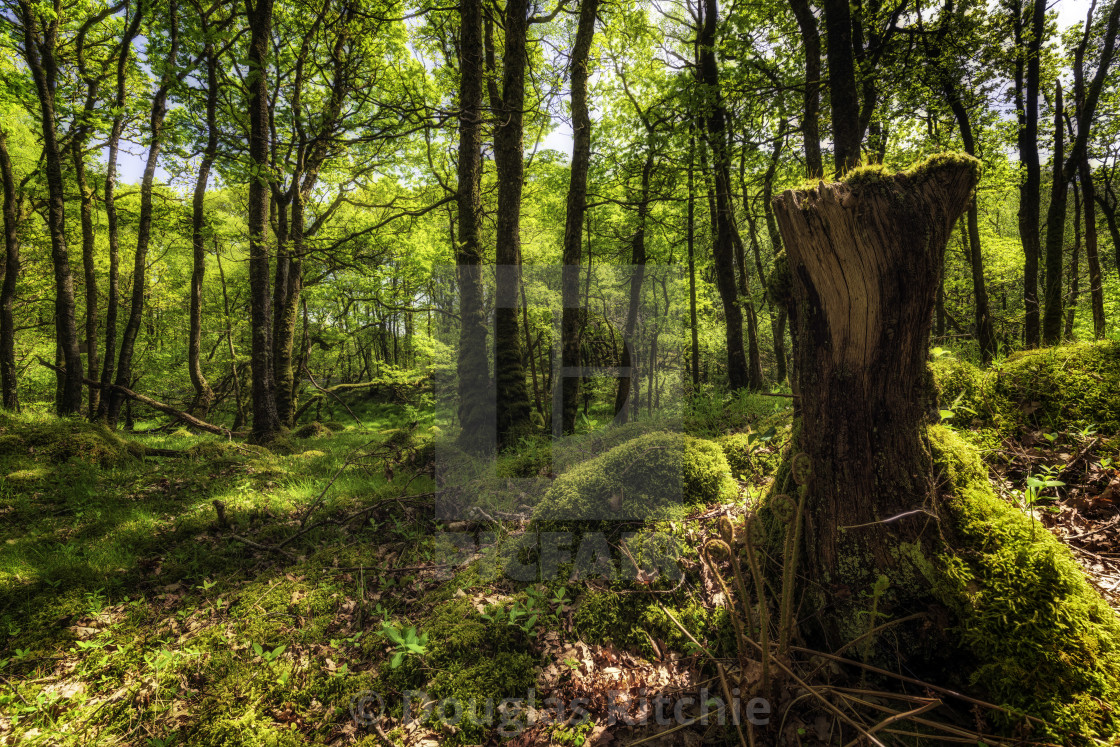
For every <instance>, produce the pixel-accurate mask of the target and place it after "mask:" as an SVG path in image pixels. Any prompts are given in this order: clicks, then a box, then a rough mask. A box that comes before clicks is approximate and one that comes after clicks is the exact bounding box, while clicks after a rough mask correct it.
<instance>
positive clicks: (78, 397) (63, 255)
mask: <svg viewBox="0 0 1120 747" xmlns="http://www.w3.org/2000/svg"><path fill="white" fill-rule="evenodd" d="M39 13H40V10H39V8H38V6H34V7H33V6H32V5H31V3H29V2H26V0H21V2H20V16H21V18H20V20H21V22H22V25H23V53H24V59H25V61H26V62H27V66H28V68H30V69H31V75H32V77H33V78H34V80H35V89H36V93H37V94H38V98H39V114H40V124H41V130H42V139H43V161H44V171H45V173H46V177H47V232H48V233H49V234H50V242H51V264H52V265H53V266H54V292H55V299H54V323H55V344H56V347H57V348H58V353H59V357H60V358H61V361H62V363H63V365H64V366H65V369H66V372H65V374H56V376H57V377H58V387H57V389H56V392H55V411H56V412H58V414H59V415H74V414H77V413H79V412H81V409H82V353H81V350H80V349H79V347H78V325H77V321H76V319H75V316H74V307H75V303H74V276H73V274H72V273H71V271H70V250H69V248H68V247H67V244H66V196H65V192H64V190H65V186H64V182H63V180H62V154H61V152H60V150H59V144H58V134H57V132H56V130H55V85H56V82H57V75H58V64H57V60H56V59H55V47H56V44H57V43H58V23H59V20H60V19H59V16H58V14H57V12H56V13H55V15H54V16H53V17H52V18H49V19H44V20H45V23H44V24H43V28H44V30H45V36H43V37H40V35H39V33H38V31H37V28H38V27H39V25H40V18H39V17H38V16H39Z"/></svg>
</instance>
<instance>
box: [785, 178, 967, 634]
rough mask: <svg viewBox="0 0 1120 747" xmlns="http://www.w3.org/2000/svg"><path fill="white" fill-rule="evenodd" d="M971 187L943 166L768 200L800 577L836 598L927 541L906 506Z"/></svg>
mask: <svg viewBox="0 0 1120 747" xmlns="http://www.w3.org/2000/svg"><path fill="white" fill-rule="evenodd" d="M978 178H979V164H978V162H976V161H975V160H974V159H967V160H965V157H948V158H939V159H933V160H931V161H930V162H927V163H926V164H924V165H922V166H920V167H918V168H917V169H915V170H913V171H911V172H907V173H905V174H898V175H896V176H894V177H889V178H884V179H882V180H880V181H872V182H856V183H854V184H849V183H839V184H833V185H822V186H821V187H820V188H819V189H818V188H814V189H809V190H807V191H796V192H795V191H792V190H791V191H787V192H785V193H784V194H782V195H781V196H780V197H778V198H776V199H775V210H776V213H777V219H778V224H779V227H780V229H781V233H782V239H783V243H784V245H785V247H786V251H787V253H788V255H789V264H790V270H791V277H792V283H793V288H792V293H793V298H794V301H795V306H796V307H797V309H798V313H797V317H796V324H797V325H798V327H799V328H800V331H799V332H798V334H797V336H796V339H797V349H796V353H795V356H796V358H797V359H798V371H799V374H798V376H799V380H800V385H801V386H800V396H801V398H800V405H801V406H800V411H801V427H800V429H799V431H798V434H797V436H796V443H795V444H794V446H793V449H792V451H791V454H792V453H796V454H797V456H796V457H793V473H794V477H795V479H796V480H797V482H799V483H800V484H801V485H802V486H803V487H802V490H804V491H805V493H804V501H805V504H804V505H805V514H804V524H803V526H804V530H803V533H802V536H801V539H802V540H803V541H804V545H805V547H806V548H811V549H812V551H811V552H806V553H803V555H802V557H803V559H804V560H803V562H804V563H805V566H804V567H803V568H799V570H798V572H799V573H803V574H804V575H805V576H806V577H808V578H815V579H822V580H827V582H826V583H827V584H828V586H827V587H826V588H825V593H826V594H828V593H829V587H830V589H831V593H830V594H829V599H832V600H834V601H835V600H836V599H838V598H839V590H843V597H845V598H850V599H851V600H853V601H854V600H861V601H859V602H856V603H857V604H861V605H862V604H865V601H863V600H866V598H867V597H866V595H867V594H870V593H871V587H872V585H873V584H874V583H875V582H876V581H877V579H878V577H879V575H880V574H881V573H887V574H888V575H889V576H890V577H891V578H895V573H896V571H897V570H898V566H899V565H905V564H907V563H908V562H909V561H908V560H906V558H907V557H908V556H906V555H905V554H904V553H901V552H899V551H898V548H899V544H900V543H901V542H923V541H925V540H922V539H920V538H921V537H922V532H923V529H925V528H927V526H928V521H929V519H928V516H924V515H923V512H922V511H921V510H915V509H921V508H922V507H923V505H926V504H925V502H926V501H927V497H928V496H929V492H930V485H931V484H933V482H934V476H933V466H932V463H931V461H930V456H929V450H928V447H927V445H926V444H925V443H924V439H923V425H924V423H925V422H926V417H927V413H928V411H929V408H930V407H931V406H932V404H933V403H932V402H931V401H930V397H931V393H930V391H929V389H928V383H927V381H928V367H927V360H928V357H929V335H930V324H931V321H932V316H933V315H932V312H933V307H934V303H935V300H936V296H937V289H938V280H939V278H940V277H941V274H942V265H943V261H944V253H945V246H946V243H947V242H948V239H949V236H950V233H951V232H952V228H953V224H954V222H955V221H956V220H957V218H958V217H959V216H960V215H961V214H962V213H963V212H964V210H965V209H966V207H967V205H968V199H969V195H970V194H971V192H972V189H973V187H974V186H975V185H976V182H977V179H978ZM782 489H783V488H782V487H781V486H778V487H776V489H775V493H777V492H779V491H781V490H782ZM934 510H936V508H935V507H934ZM906 512H910V513H911V514H912V515H909V516H906V515H905V514H906ZM900 515H902V516H901V517H900ZM890 517H900V518H898V519H897V520H891V521H885V520H886V519H889V518H890ZM842 527H849V529H847V530H846V531H845V530H842V529H841V528H842ZM856 527H858V529H856ZM934 534H935V533H934ZM926 535H927V536H928V535H929V533H928V532H927V533H926ZM892 569H894V570H892ZM910 570H912V571H914V572H913V576H915V577H918V578H920V577H921V574H920V573H919V572H918V571H917V569H913V568H911V569H910ZM907 591H908V590H907ZM903 593H906V592H905V591H904V592H903ZM830 619H831V618H830ZM828 632H829V631H826V633H828Z"/></svg>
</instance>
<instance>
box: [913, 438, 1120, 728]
mask: <svg viewBox="0 0 1120 747" xmlns="http://www.w3.org/2000/svg"><path fill="white" fill-rule="evenodd" d="M929 438H930V444H931V447H932V451H933V455H934V459H935V463H936V465H937V467H938V468H939V470H940V472H941V475H942V477H943V478H944V479H945V480H946V481H947V485H948V488H949V489H950V490H951V491H952V497H951V498H950V499H949V500H948V502H947V509H948V513H949V515H950V516H951V518H952V526H953V531H952V533H951V534H950V535H949V536H950V547H949V548H948V550H947V551H946V552H944V553H942V554H941V555H940V556H939V557H937V558H936V561H935V563H934V565H935V566H936V569H937V570H936V574H935V575H934V577H933V578H931V579H930V581H931V582H932V585H933V591H934V594H935V596H936V597H937V598H938V600H939V601H940V602H941V603H942V604H944V605H945V606H946V607H948V608H949V610H950V611H951V612H952V613H953V615H954V617H955V618H956V627H955V628H954V631H953V632H954V633H955V634H956V637H957V639H958V641H959V645H960V646H961V647H962V648H963V649H964V650H965V651H966V652H967V654H968V656H969V661H970V672H971V674H970V683H971V684H972V685H973V686H974V687H977V688H979V689H980V690H982V691H983V692H984V693H985V694H986V696H987V697H988V698H989V699H991V700H994V701H995V702H997V703H1002V704H1006V705H1008V706H1010V707H1012V708H1014V709H1017V710H1020V711H1025V712H1027V713H1030V714H1033V715H1035V716H1037V717H1039V718H1042V719H1044V720H1046V721H1048V722H1050V723H1052V724H1053V725H1054V726H1055V727H1056V728H1057V729H1058V730H1059V731H1066V730H1069V731H1073V732H1077V733H1080V734H1083V735H1097V736H1100V735H1106V734H1114V733H1115V732H1116V731H1117V729H1120V722H1118V721H1117V719H1116V717H1115V716H1114V715H1113V712H1114V709H1115V707H1116V706H1117V705H1118V704H1120V623H1118V622H1117V619H1116V616H1115V614H1114V613H1113V612H1112V610H1111V609H1110V608H1109V607H1108V605H1107V604H1105V602H1104V601H1103V600H1102V599H1101V598H1100V596H1099V595H1098V594H1097V592H1096V591H1094V590H1093V588H1092V587H1091V586H1090V585H1089V583H1088V582H1087V581H1086V579H1085V576H1084V574H1083V573H1082V571H1081V569H1080V567H1079V566H1078V565H1077V562H1076V561H1075V560H1074V558H1073V557H1072V556H1071V554H1070V552H1069V550H1068V548H1066V547H1065V546H1064V545H1062V544H1061V542H1059V541H1058V540H1057V539H1056V538H1054V537H1053V536H1052V535H1051V534H1050V533H1049V532H1047V531H1046V530H1045V529H1044V528H1042V527H1041V526H1039V525H1038V524H1037V523H1035V522H1034V521H1033V520H1032V519H1031V518H1029V517H1028V516H1025V515H1024V514H1022V513H1021V512H1019V511H1018V510H1016V509H1015V508H1013V507H1011V506H1010V505H1008V504H1006V503H1004V502H1003V501H1001V500H999V498H997V497H996V495H995V494H994V493H993V492H992V490H991V487H990V485H989V483H988V480H987V472H986V470H985V469H984V466H983V464H982V463H981V462H980V459H979V457H978V455H977V453H976V451H975V450H974V449H972V448H971V447H970V446H968V445H967V444H966V443H965V442H964V441H963V440H962V439H961V438H960V437H959V436H957V435H956V434H954V433H952V432H951V431H949V430H948V429H946V428H943V427H939V426H934V427H931V428H930V429H929ZM927 572H928V570H927ZM1035 736H1037V734H1036V735H1035ZM1047 736H1050V737H1052V738H1057V736H1058V735H1056V734H1054V735H1047Z"/></svg>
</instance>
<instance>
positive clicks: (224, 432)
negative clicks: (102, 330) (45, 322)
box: [36, 356, 233, 438]
mask: <svg viewBox="0 0 1120 747" xmlns="http://www.w3.org/2000/svg"><path fill="white" fill-rule="evenodd" d="M36 358H38V359H39V365H42V366H46V367H47V368H49V369H51V370H52V371H54V372H55V373H58V374H62V375H63V376H65V375H66V370H65V369H63V368H59V367H58V366H56V365H54V364H53V363H48V362H47V361H45V360H43V358H42V357H41V356H36ZM82 383H83V384H85V385H86V386H88V387H95V388H97V389H109V390H111V391H114V392H119V393H120V394H123V395H124V396H126V397H128V398H129V399H134V400H136V401H137V402H139V403H140V404H142V405H147V406H148V407H150V408H152V409H153V410H159V411H160V412H162V413H164V414H165V415H170V416H172V417H175V418H179V419H181V420H183V421H185V422H187V423H189V424H190V425H193V426H194V427H195V428H198V429H199V430H200V431H206V432H207V433H214V434H217V435H219V436H225V437H226V438H232V435H233V434H231V433H230V431H229V429H228V428H223V427H221V426H220V425H212V424H210V423H207V422H206V421H204V420H199V419H198V418H196V417H195V416H194V415H191V414H189V413H186V412H183V411H182V410H176V409H175V408H174V407H172V406H171V405H165V404H164V403H162V402H159V401H157V400H154V399H152V398H151V397H145V396H144V395H143V394H137V393H136V392H134V391H132V390H131V389H128V388H127V387H123V386H121V385H120V384H102V383H101V382H100V381H94V380H93V379H89V378H86V377H85V376H83V377H82Z"/></svg>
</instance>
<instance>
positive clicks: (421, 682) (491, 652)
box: [381, 597, 540, 745]
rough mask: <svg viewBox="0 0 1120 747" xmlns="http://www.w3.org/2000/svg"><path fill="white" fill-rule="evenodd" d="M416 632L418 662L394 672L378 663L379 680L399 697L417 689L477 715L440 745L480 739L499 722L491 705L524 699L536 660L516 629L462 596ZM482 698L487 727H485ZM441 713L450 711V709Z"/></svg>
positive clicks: (439, 607) (435, 612)
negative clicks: (421, 650)
mask: <svg viewBox="0 0 1120 747" xmlns="http://www.w3.org/2000/svg"><path fill="white" fill-rule="evenodd" d="M419 629H420V631H421V632H422V633H427V634H428V651H427V652H426V653H425V654H424V655H423V657H422V662H420V661H417V660H416V659H412V660H408V661H406V663H405V664H403V665H402V666H400V667H399V668H397V669H392V668H391V667H390V666H389V665H388V664H384V665H383V666H382V670H381V671H382V675H381V682H382V683H384V684H386V685H388V686H389V687H391V688H392V689H394V690H396V691H398V692H402V693H403V692H404V691H405V690H408V689H419V690H423V691H424V692H426V693H427V694H428V697H429V698H430V699H434V700H435V701H437V702H444V701H446V702H447V703H448V704H451V703H453V702H456V703H458V704H459V705H461V706H463V707H464V708H466V709H467V711H468V712H471V711H473V712H474V713H476V714H477V716H478V718H477V719H476V721H477V722H476V723H472V722H471V721H470V719H466V718H464V719H463V720H461V721H460V722H459V723H458V725H457V728H456V731H455V733H454V734H451V733H445V734H444V738H443V739H441V742H440V743H441V744H448V745H455V744H476V743H479V742H484V741H486V737H487V736H488V735H489V734H490V733H491V732H492V730H493V729H494V728H495V727H497V726H498V725H499V724H500V717H499V714H498V712H497V706H498V704H499V703H500V702H501V701H502V699H503V698H525V697H526V695H527V692H528V690H529V689H530V688H532V687H533V685H534V683H535V682H536V667H537V666H538V665H539V664H540V661H539V659H538V658H537V657H534V656H533V655H531V654H529V653H527V652H526V649H527V648H528V639H527V637H526V636H525V634H524V633H523V632H522V631H521V630H520V629H519V628H516V627H510V626H503V625H501V624H500V623H498V622H493V621H489V620H486V619H485V618H483V617H482V616H481V615H479V614H478V612H477V611H476V610H475V608H474V606H473V605H472V604H471V603H470V601H469V600H467V599H465V598H463V597H458V598H455V599H452V600H450V601H448V602H444V603H442V604H439V605H437V606H436V607H435V609H434V610H433V611H432V612H431V613H430V614H429V615H428V616H427V617H426V618H425V619H424V620H423V621H421V623H420V625H419ZM488 699H489V700H490V701H491V703H492V707H493V711H492V712H493V720H492V723H490V724H487V723H485V716H486V712H487V700H488ZM398 710H399V708H398ZM447 713H448V714H449V715H450V714H451V713H454V711H453V709H452V708H451V706H450V705H449V706H448V708H447ZM396 715H398V716H399V715H400V714H399V713H398V714H396ZM433 725H434V724H433Z"/></svg>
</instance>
